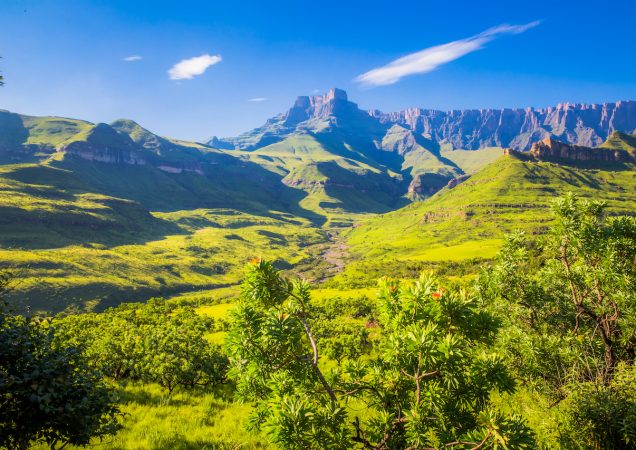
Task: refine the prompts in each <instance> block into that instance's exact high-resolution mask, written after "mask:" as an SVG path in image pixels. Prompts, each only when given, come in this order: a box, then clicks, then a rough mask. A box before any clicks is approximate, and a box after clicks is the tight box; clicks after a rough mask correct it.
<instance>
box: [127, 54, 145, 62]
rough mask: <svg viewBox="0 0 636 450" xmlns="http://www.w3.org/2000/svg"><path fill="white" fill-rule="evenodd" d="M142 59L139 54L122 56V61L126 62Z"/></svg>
mask: <svg viewBox="0 0 636 450" xmlns="http://www.w3.org/2000/svg"><path fill="white" fill-rule="evenodd" d="M142 59H144V57H143V56H139V55H131V56H126V57H125V58H124V61H127V62H133V61H141V60H142Z"/></svg>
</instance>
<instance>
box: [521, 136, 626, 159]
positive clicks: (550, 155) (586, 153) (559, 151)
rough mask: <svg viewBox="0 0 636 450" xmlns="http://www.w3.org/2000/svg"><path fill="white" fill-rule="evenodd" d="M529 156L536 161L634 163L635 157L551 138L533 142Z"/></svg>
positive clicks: (617, 151)
mask: <svg viewBox="0 0 636 450" xmlns="http://www.w3.org/2000/svg"><path fill="white" fill-rule="evenodd" d="M529 153H530V155H531V156H532V157H534V158H536V159H538V160H543V161H552V160H571V161H604V162H636V155H634V154H631V153H629V152H627V151H625V150H613V149H607V148H590V147H585V146H581V145H572V144H566V143H564V142H559V141H557V140H555V139H552V138H546V139H544V140H542V141H539V142H535V143H534V144H533V145H532V147H531V148H530V152H529Z"/></svg>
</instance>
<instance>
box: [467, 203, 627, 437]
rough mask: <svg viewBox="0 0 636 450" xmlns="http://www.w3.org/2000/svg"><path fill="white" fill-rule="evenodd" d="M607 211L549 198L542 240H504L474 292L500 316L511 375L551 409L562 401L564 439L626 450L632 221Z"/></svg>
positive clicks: (600, 205) (594, 205)
mask: <svg viewBox="0 0 636 450" xmlns="http://www.w3.org/2000/svg"><path fill="white" fill-rule="evenodd" d="M604 209H605V204H604V203H601V202H589V201H582V200H579V199H578V198H577V197H575V196H573V195H566V196H565V197H563V198H561V199H558V200H556V201H555V202H554V205H553V211H554V213H555V218H556V220H555V223H554V226H553V227H552V228H551V231H550V233H549V234H548V236H547V238H546V239H545V241H544V242H541V243H532V242H528V240H527V239H526V237H525V235H523V233H515V234H513V235H510V236H508V237H507V238H506V242H505V245H504V247H503V249H502V251H501V253H500V254H499V256H498V257H497V261H496V264H495V265H494V266H493V267H492V268H490V269H488V270H486V271H484V273H483V274H482V275H481V276H480V280H479V288H478V290H479V292H480V295H481V297H482V299H483V301H484V302H485V303H488V304H490V305H491V306H492V307H493V308H494V309H495V310H499V311H503V312H504V314H502V315H501V319H502V321H503V322H504V328H505V332H504V333H501V334H500V337H501V346H502V348H504V349H505V351H506V353H507V355H508V357H509V358H510V360H511V366H512V367H514V368H515V370H516V371H517V374H518V375H519V376H520V377H521V378H522V379H523V380H524V381H525V382H526V383H528V384H529V385H533V386H534V387H535V388H539V390H540V391H542V392H543V393H544V394H547V395H549V396H551V397H552V399H553V405H555V404H557V403H558V402H561V401H563V400H565V399H568V402H567V405H566V406H567V408H569V415H570V418H571V420H572V423H573V425H572V433H571V434H572V435H573V436H575V437H578V439H579V440H580V441H586V442H588V443H589V442H594V443H595V446H596V448H631V446H633V442H634V437H635V435H636V433H635V431H634V430H636V397H635V396H634V395H633V393H634V392H636V378H634V371H633V370H632V369H630V368H631V366H632V365H633V362H634V352H635V344H636V218H634V217H607V215H606V214H605V213H604ZM617 380H620V383H618V384H619V385H620V388H618V385H617V384H616V383H617ZM604 415H605V417H603V416H604ZM586 432H587V433H588V434H586ZM570 446H571V445H570Z"/></svg>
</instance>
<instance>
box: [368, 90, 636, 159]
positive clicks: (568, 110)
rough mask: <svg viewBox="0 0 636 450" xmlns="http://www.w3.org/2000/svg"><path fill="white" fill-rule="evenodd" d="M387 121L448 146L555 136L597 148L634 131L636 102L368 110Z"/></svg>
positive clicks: (523, 144) (524, 142) (521, 145)
mask: <svg viewBox="0 0 636 450" xmlns="http://www.w3.org/2000/svg"><path fill="white" fill-rule="evenodd" d="M369 115H371V116H372V117H375V118H377V119H378V120H379V121H380V122H382V123H386V124H399V125H402V126H405V127H408V128H409V129H411V130H413V131H414V132H416V133H422V134H425V135H428V136H430V138H431V139H433V140H435V141H438V142H448V143H450V144H451V145H452V146H453V148H463V149H470V150H475V149H478V148H483V147H491V146H493V147H494V146H496V147H511V148H513V149H515V150H528V149H530V147H531V146H532V144H533V143H534V142H537V141H539V140H541V139H545V138H546V137H549V136H552V137H556V138H558V139H560V140H562V141H564V142H566V143H570V144H577V145H583V146H587V147H596V146H599V145H601V144H602V143H603V142H604V141H605V140H606V139H607V138H608V136H609V135H611V134H612V133H613V132H614V131H616V130H619V131H623V132H626V133H630V134H631V133H634V132H635V131H636V101H619V102H615V103H603V104H600V105H585V104H570V103H563V104H559V105H557V106H556V107H549V108H543V109H534V108H526V109H500V110H498V109H479V110H456V111H447V112H445V111H436V110H430V109H420V108H411V109H406V110H404V111H400V112H396V113H387V114H385V113H381V112H379V111H375V110H374V111H369Z"/></svg>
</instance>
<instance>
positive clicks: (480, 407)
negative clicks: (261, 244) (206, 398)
mask: <svg viewBox="0 0 636 450" xmlns="http://www.w3.org/2000/svg"><path fill="white" fill-rule="evenodd" d="M380 292H381V293H380V296H379V302H380V311H381V314H380V325H381V327H382V328H381V337H380V339H379V342H378V343H377V344H378V347H377V356H375V357H367V358H360V359H357V360H348V359H345V360H343V362H342V364H339V365H336V368H335V369H334V370H332V371H330V372H328V373H323V370H324V365H323V364H321V361H320V353H319V342H318V341H317V340H316V338H315V335H314V333H313V322H312V317H311V315H310V314H309V311H310V304H311V298H310V293H309V285H308V284H307V283H305V282H304V281H301V280H294V281H289V280H287V279H284V278H282V277H281V276H280V275H279V274H278V272H277V271H276V270H275V269H274V268H273V266H272V265H271V263H269V262H263V261H258V262H255V263H254V264H253V265H251V266H249V267H248V269H247V273H246V277H245V281H244V283H243V295H242V300H241V301H240V302H239V305H238V306H237V308H236V309H235V311H234V313H233V316H232V324H231V325H232V326H231V331H230V333H229V336H228V340H227V347H228V351H229V355H230V361H231V372H230V374H231V377H233V378H234V379H235V380H236V383H237V396H238V398H239V399H240V400H243V401H249V402H252V403H254V405H255V409H254V413H253V415H252V417H251V418H250V421H249V426H250V427H253V428H262V429H264V430H265V431H266V433H267V434H268V435H269V436H270V439H271V440H272V441H273V442H274V443H275V444H277V445H279V446H281V447H282V448H290V449H300V448H303V449H307V448H351V447H354V446H358V447H361V448H373V449H394V448H395V449H397V448H420V449H436V448H460V449H468V448H472V449H483V448H499V447H502V446H507V448H511V449H512V448H533V442H534V441H533V437H532V434H531V432H530V431H529V430H528V428H527V427H526V426H525V425H524V424H523V422H522V421H521V420H520V419H519V418H518V417H506V416H504V415H502V414H501V413H499V412H498V411H496V410H495V409H494V408H493V407H492V405H491V403H490V396H491V393H492V392H495V391H499V392H503V393H505V392H512V391H513V390H514V382H513V380H512V378H511V377H510V376H509V374H508V373H507V370H506V368H505V366H504V364H503V359H502V358H501V357H500V356H499V355H497V354H496V353H493V352H492V351H491V350H490V349H489V344H490V343H492V341H493V340H494V336H495V334H496V330H497V323H496V322H495V321H494V320H493V317H492V316H490V315H489V314H486V313H484V312H480V311H479V310H478V305H477V304H476V303H475V299H474V298H473V297H472V296H471V295H470V294H469V293H467V292H465V291H462V292H456V291H443V290H442V289H441V288H440V287H439V286H438V285H437V280H436V279H435V278H434V277H432V276H422V277H421V278H420V279H419V280H418V281H417V282H416V283H414V284H412V285H400V283H398V282H396V281H392V280H388V279H383V280H381V282H380ZM354 405H355V409H354V408H353V406H354ZM355 410H363V411H365V414H364V417H360V416H358V415H356V414H355V413H354V411H355ZM351 415H353V416H355V417H350V416H351Z"/></svg>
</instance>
